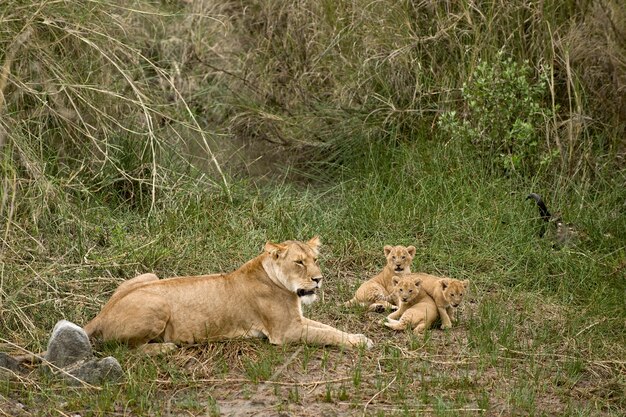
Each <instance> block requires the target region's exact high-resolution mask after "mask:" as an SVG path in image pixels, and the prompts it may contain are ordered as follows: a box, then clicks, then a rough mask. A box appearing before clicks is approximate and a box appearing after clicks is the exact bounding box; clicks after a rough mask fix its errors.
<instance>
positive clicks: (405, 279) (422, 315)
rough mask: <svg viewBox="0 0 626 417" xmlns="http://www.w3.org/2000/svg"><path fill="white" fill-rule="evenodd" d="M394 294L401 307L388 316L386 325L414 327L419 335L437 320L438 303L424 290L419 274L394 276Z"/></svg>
mask: <svg viewBox="0 0 626 417" xmlns="http://www.w3.org/2000/svg"><path fill="white" fill-rule="evenodd" d="M393 282H394V292H393V295H394V296H395V297H396V298H397V299H398V300H399V302H400V307H399V308H398V310H397V311H394V312H393V313H391V314H390V315H388V316H387V320H386V321H385V323H384V324H385V326H387V327H389V328H391V329H394V330H404V329H406V328H407V327H412V328H413V333H414V334H416V335H419V334H420V333H422V332H423V331H424V330H425V329H429V328H430V327H431V326H432V324H433V322H434V321H435V320H437V317H439V314H438V313H437V305H436V304H435V302H434V301H433V299H432V298H431V297H430V296H429V295H428V293H427V292H426V291H423V290H422V288H421V287H422V280H421V278H420V277H419V276H418V275H417V274H405V275H402V276H400V277H398V276H394V277H393Z"/></svg>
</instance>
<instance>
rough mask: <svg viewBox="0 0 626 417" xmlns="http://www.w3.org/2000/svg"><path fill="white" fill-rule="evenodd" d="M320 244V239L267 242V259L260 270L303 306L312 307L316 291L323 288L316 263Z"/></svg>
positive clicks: (320, 272) (320, 274)
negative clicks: (295, 296) (296, 297)
mask: <svg viewBox="0 0 626 417" xmlns="http://www.w3.org/2000/svg"><path fill="white" fill-rule="evenodd" d="M320 244H321V243H320V239H319V237H314V238H313V239H311V240H309V241H308V242H300V241H297V240H288V241H286V242H282V243H272V242H267V243H266V244H265V252H266V253H267V254H268V255H269V256H268V257H267V258H266V259H265V260H264V262H263V268H264V269H265V272H267V274H268V275H269V277H270V278H271V279H272V280H273V281H274V282H276V283H277V284H279V285H282V286H283V287H285V288H286V289H287V290H289V291H291V292H293V293H295V294H296V295H297V296H298V297H300V300H301V301H302V302H304V303H307V304H308V303H312V302H313V301H315V300H316V299H317V294H315V291H316V290H317V289H318V288H320V287H321V286H322V271H321V270H320V267H319V265H318V263H317V257H318V255H319V247H320Z"/></svg>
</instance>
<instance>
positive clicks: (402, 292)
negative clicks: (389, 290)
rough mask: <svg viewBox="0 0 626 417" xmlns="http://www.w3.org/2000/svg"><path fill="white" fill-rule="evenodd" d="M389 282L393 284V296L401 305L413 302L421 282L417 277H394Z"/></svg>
mask: <svg viewBox="0 0 626 417" xmlns="http://www.w3.org/2000/svg"><path fill="white" fill-rule="evenodd" d="M391 280H392V282H393V294H394V295H395V296H396V297H397V298H398V299H399V300H400V301H402V302H403V303H410V302H412V301H414V300H415V299H416V298H417V296H418V295H419V293H420V289H421V285H422V280H421V279H420V278H419V277H416V276H411V275H402V276H400V277H399V276H397V275H394V276H393V277H392V278H391Z"/></svg>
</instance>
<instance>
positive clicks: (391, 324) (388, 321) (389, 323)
mask: <svg viewBox="0 0 626 417" xmlns="http://www.w3.org/2000/svg"><path fill="white" fill-rule="evenodd" d="M383 324H384V325H385V326H387V327H389V328H390V329H395V328H396V326H397V325H398V324H400V321H398V320H394V319H390V318H389V317H387V318H386V319H385V321H384V322H383Z"/></svg>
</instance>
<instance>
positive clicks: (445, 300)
mask: <svg viewBox="0 0 626 417" xmlns="http://www.w3.org/2000/svg"><path fill="white" fill-rule="evenodd" d="M416 275H418V276H419V277H420V278H421V280H422V288H423V290H424V291H426V292H427V293H428V295H430V296H431V297H432V298H433V300H435V304H437V311H438V312H439V316H440V317H441V328H442V329H449V328H450V327H452V321H456V317H455V312H456V308H457V307H458V306H459V305H460V304H461V302H462V301H463V298H464V296H465V293H466V292H467V288H468V286H469V283H470V282H469V280H467V279H466V280H465V281H460V280H458V279H453V278H442V277H437V276H435V275H430V274H424V273H419V274H416Z"/></svg>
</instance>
